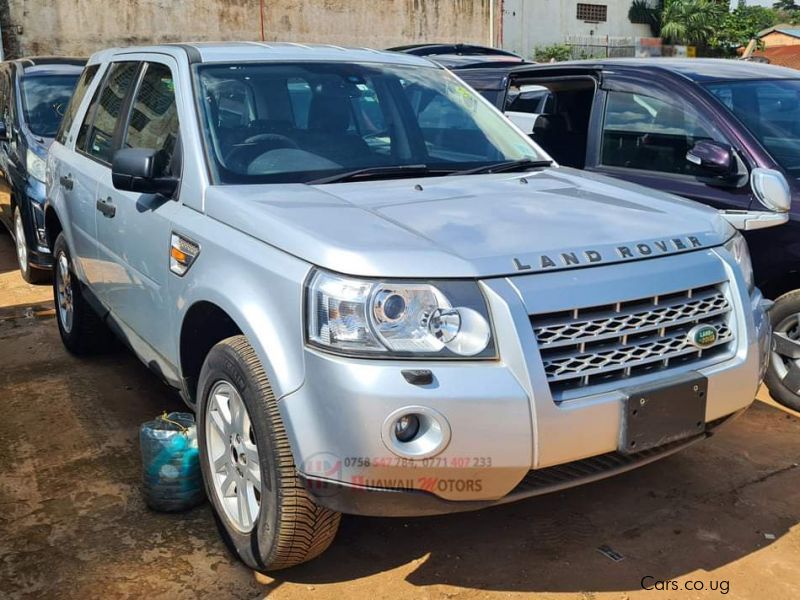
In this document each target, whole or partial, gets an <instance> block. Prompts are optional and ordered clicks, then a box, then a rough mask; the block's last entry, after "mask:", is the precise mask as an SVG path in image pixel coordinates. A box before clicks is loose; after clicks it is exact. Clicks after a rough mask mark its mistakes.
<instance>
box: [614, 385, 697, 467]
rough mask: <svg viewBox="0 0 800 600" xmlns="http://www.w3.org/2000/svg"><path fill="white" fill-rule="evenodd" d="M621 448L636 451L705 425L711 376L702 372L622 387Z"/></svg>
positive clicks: (694, 432)
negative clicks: (705, 375)
mask: <svg viewBox="0 0 800 600" xmlns="http://www.w3.org/2000/svg"><path fill="white" fill-rule="evenodd" d="M623 392H624V393H625V400H624V401H623V403H622V429H621V433H620V441H619V451H620V452H621V453H623V454H635V453H637V452H642V451H643V450H649V449H651V448H655V447H658V446H663V445H664V444H669V443H670V442H675V441H678V440H682V439H685V438H689V437H693V436H696V435H700V434H701V433H703V432H705V429H706V420H705V415H706V396H707V392H708V379H706V378H705V377H704V376H703V375H700V374H699V373H696V372H692V373H688V374H686V375H681V376H679V377H676V378H673V379H669V380H666V381H663V382H660V383H659V384H658V385H656V386H653V385H642V386H636V387H631V388H626V389H624V390H623Z"/></svg>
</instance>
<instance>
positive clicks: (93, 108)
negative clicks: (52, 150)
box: [76, 62, 139, 163]
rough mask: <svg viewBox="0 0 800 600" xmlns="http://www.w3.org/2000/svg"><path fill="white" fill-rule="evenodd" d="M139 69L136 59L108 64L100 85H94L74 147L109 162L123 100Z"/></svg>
mask: <svg viewBox="0 0 800 600" xmlns="http://www.w3.org/2000/svg"><path fill="white" fill-rule="evenodd" d="M138 69H139V63H138V62H118V63H114V64H112V65H111V67H110V68H109V70H108V74H107V75H106V78H105V81H104V82H103V85H102V86H100V87H98V88H97V91H96V92H95V95H94V98H92V103H91V105H90V106H89V110H87V111H86V116H85V117H84V121H83V123H82V124H81V129H80V131H79V132H78V140H77V142H76V147H77V148H79V149H80V150H82V151H83V152H85V153H86V154H88V155H89V156H93V157H94V158H96V159H98V160H100V161H102V162H105V163H110V162H111V158H112V155H113V153H114V147H113V141H114V130H115V129H116V126H117V120H118V119H119V116H120V112H121V111H122V103H123V102H124V100H125V97H126V96H127V94H128V91H129V90H130V87H131V85H132V84H133V80H134V77H135V76H136V73H137V71H138Z"/></svg>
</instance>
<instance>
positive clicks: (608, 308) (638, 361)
mask: <svg viewBox="0 0 800 600" xmlns="http://www.w3.org/2000/svg"><path fill="white" fill-rule="evenodd" d="M731 308H732V307H731V304H730V301H729V300H728V298H727V296H726V294H725V291H724V289H723V286H722V285H709V286H705V287H700V288H693V289H689V290H684V291H681V292H676V293H672V294H667V295H662V296H651V297H647V298H642V299H638V300H631V301H626V302H617V303H616V304H610V305H603V306H589V307H584V308H576V309H572V310H569V311H562V312H556V313H546V314H537V315H532V316H531V324H532V326H533V330H534V333H535V334H536V339H537V341H538V343H539V349H540V351H541V354H542V360H543V361H544V370H545V373H546V374H547V381H548V382H549V384H550V389H551V391H552V392H553V393H554V395H557V394H558V393H563V392H565V391H568V390H574V389H577V388H587V387H591V386H595V385H599V384H603V383H609V382H613V381H617V380H623V379H628V378H631V377H636V376H638V375H643V374H646V373H649V372H652V371H655V370H662V369H669V368H672V367H676V366H678V365H684V364H687V363H695V362H699V361H705V360H707V359H710V358H714V357H721V356H722V355H724V354H726V353H728V352H729V351H730V343H731V342H732V341H733V340H734V332H733V329H732V323H731V315H732V312H731ZM697 325H713V326H714V327H715V328H716V330H717V340H716V341H715V342H714V344H713V345H712V346H711V347H708V348H704V349H699V348H697V347H696V346H694V345H693V344H692V343H691V342H690V340H689V336H688V333H689V331H690V330H691V329H692V328H693V327H695V326H697Z"/></svg>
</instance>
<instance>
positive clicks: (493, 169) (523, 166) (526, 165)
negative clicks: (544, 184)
mask: <svg viewBox="0 0 800 600" xmlns="http://www.w3.org/2000/svg"><path fill="white" fill-rule="evenodd" d="M552 164H553V161H552V160H531V159H530V158H521V159H519V160H506V161H503V162H497V163H492V164H490V165H483V166H481V167H475V168H474V169H466V170H465V171H455V172H453V173H451V175H477V174H480V173H508V172H509V171H527V170H528V169H536V168H542V167H549V166H551V165H552Z"/></svg>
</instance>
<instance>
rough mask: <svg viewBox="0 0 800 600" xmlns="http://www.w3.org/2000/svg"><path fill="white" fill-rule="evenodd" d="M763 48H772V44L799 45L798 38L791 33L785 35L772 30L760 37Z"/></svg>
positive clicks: (799, 39)
mask: <svg viewBox="0 0 800 600" xmlns="http://www.w3.org/2000/svg"><path fill="white" fill-rule="evenodd" d="M761 41H762V42H763V43H764V47H765V48H772V47H773V46H798V45H800V38H797V37H794V36H792V35H786V34H785V33H781V32H779V31H773V32H772V33H768V34H767V35H765V36H763V37H762V38H761Z"/></svg>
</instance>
